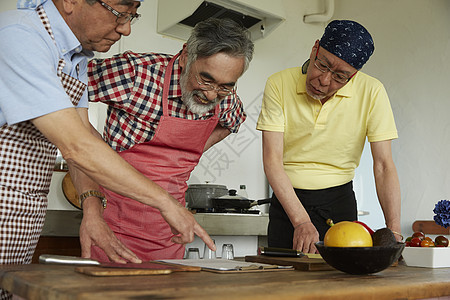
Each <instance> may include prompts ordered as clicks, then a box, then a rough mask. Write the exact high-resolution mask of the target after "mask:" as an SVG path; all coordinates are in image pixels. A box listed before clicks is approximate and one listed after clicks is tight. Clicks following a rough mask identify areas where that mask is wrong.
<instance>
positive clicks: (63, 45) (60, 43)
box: [37, 0, 94, 57]
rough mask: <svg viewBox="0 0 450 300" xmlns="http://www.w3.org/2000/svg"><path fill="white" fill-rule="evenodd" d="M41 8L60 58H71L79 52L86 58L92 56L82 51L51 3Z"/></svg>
mask: <svg viewBox="0 0 450 300" xmlns="http://www.w3.org/2000/svg"><path fill="white" fill-rule="evenodd" d="M37 1H39V0H37ZM43 7H44V10H45V13H46V14H47V17H48V20H49V22H50V26H51V28H52V31H53V35H54V36H55V40H56V45H57V47H58V50H59V52H60V53H61V55H62V56H66V55H69V56H70V57H71V56H72V55H73V54H75V53H80V52H83V54H84V55H85V56H87V57H93V56H94V53H93V52H92V51H87V50H83V48H82V46H81V43H80V42H79V41H78V39H77V37H76V36H75V35H74V34H73V32H72V30H70V28H69V26H68V25H67V23H66V21H64V19H63V17H62V16H61V14H60V13H59V11H58V9H57V8H56V6H55V4H54V3H53V1H46V2H45V3H44V4H43Z"/></svg>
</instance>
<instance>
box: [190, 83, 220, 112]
mask: <svg viewBox="0 0 450 300" xmlns="http://www.w3.org/2000/svg"><path fill="white" fill-rule="evenodd" d="M194 95H196V96H197V97H199V98H201V99H203V100H205V101H208V100H207V99H206V97H205V95H203V93H202V92H201V91H197V90H194V91H191V92H185V91H184V90H183V86H182V87H181V99H182V100H183V103H184V105H186V107H187V108H188V110H189V111H190V112H191V113H194V114H198V115H203V114H206V113H207V112H209V111H210V110H212V109H213V108H214V107H215V106H216V104H217V103H218V102H219V101H220V99H219V98H216V99H214V101H211V102H210V101H208V103H207V104H203V103H198V102H197V101H196V100H195V98H194Z"/></svg>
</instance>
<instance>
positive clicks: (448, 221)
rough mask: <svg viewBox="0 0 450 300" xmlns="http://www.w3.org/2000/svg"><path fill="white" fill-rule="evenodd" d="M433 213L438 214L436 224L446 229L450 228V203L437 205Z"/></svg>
mask: <svg viewBox="0 0 450 300" xmlns="http://www.w3.org/2000/svg"><path fill="white" fill-rule="evenodd" d="M433 212H434V213H435V214H436V215H435V216H434V221H435V222H436V224H438V225H441V226H442V227H444V228H447V227H450V201H448V200H441V201H439V202H438V203H436V206H435V207H434V209H433Z"/></svg>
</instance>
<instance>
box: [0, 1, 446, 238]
mask: <svg viewBox="0 0 450 300" xmlns="http://www.w3.org/2000/svg"><path fill="white" fill-rule="evenodd" d="M254 1H255V3H257V0H254ZM15 2H16V1H15V0H7V1H5V0H3V1H1V3H0V11H3V10H6V9H12V8H14V7H15ZM274 3H277V5H281V6H282V7H283V9H284V11H285V17H286V21H285V22H284V23H283V24H282V25H281V26H279V27H278V28H277V29H276V30H275V31H274V32H273V33H271V34H270V35H269V36H268V37H267V38H265V39H263V40H258V41H256V44H255V46H256V48H255V57H254V60H253V62H252V64H251V67H250V69H249V70H248V71H247V73H246V74H245V75H244V76H243V77H242V78H241V79H240V80H239V83H238V92H239V95H240V96H241V97H242V100H243V102H244V105H245V108H246V110H247V113H248V119H247V121H246V122H245V123H244V124H245V125H244V126H243V127H242V130H241V133H239V134H238V135H234V136H231V137H228V138H227V139H226V141H225V142H222V143H221V144H219V145H218V146H217V147H215V148H214V149H211V150H210V151H208V153H207V155H206V156H205V157H204V158H203V159H202V161H201V166H200V167H199V168H197V169H196V170H195V171H194V174H193V178H192V179H191V182H201V181H204V180H212V181H214V182H216V183H221V184H225V185H227V186H228V187H229V188H238V186H239V184H246V185H247V189H248V194H249V197H250V198H262V197H265V196H266V195H267V192H266V180H265V176H264V174H263V170H262V163H261V141H260V133H259V132H257V131H256V130H255V122H256V118H257V115H258V110H259V106H260V102H261V96H262V92H263V89H264V84H265V81H266V79H267V77H268V76H269V75H271V74H273V73H275V72H277V71H279V70H282V69H285V68H288V67H292V66H298V65H301V64H302V63H303V62H304V60H305V59H306V58H307V57H308V55H309V52H310V50H311V47H312V45H313V43H314V41H315V39H317V38H320V36H321V34H322V32H323V28H324V26H325V24H304V23H303V21H302V19H303V18H302V16H303V15H304V14H305V13H315V12H317V11H320V10H321V9H322V8H323V7H322V6H323V3H322V1H317V0H274ZM335 7H336V10H335V13H334V16H333V18H334V19H341V18H348V19H354V20H356V21H359V22H361V23H362V24H364V25H365V26H366V27H367V28H368V29H369V31H370V32H371V33H372V35H373V37H374V40H375V49H376V50H375V53H374V55H373V57H372V58H371V60H370V61H369V62H368V63H367V65H366V66H365V67H364V68H363V71H364V72H366V73H368V74H370V75H372V76H375V77H377V78H378V79H380V80H381V81H382V82H383V83H384V84H385V86H386V89H387V91H388V93H389V95H390V98H391V104H392V107H393V110H394V114H395V117H396V123H397V128H398V130H399V136H400V138H399V139H398V140H396V141H394V142H393V156H394V160H395V162H396V164H397V168H398V173H399V177H400V184H401V190H402V230H403V232H404V233H405V234H408V233H410V232H411V231H412V230H411V225H412V223H413V222H414V220H417V219H428V220H431V219H432V217H433V215H434V214H433V212H432V210H433V208H434V204H435V203H436V202H437V201H439V200H441V199H448V198H449V194H450V185H449V182H450V173H449V170H448V168H449V167H450V155H448V151H449V150H448V149H449V148H450V134H449V133H448V130H449V129H450V120H449V118H448V116H447V114H448V112H449V111H450V101H448V99H447V98H448V96H447V86H448V84H449V82H450V75H449V70H450V51H449V50H450V49H449V48H450V1H448V0H433V1H431V0H395V1H392V0H377V1H373V0H339V1H335ZM156 8H157V1H156V0H146V1H145V2H144V3H143V5H142V8H141V9H140V11H139V12H140V13H141V14H142V15H143V17H142V20H140V21H139V22H138V23H136V24H135V25H134V26H133V33H132V35H131V36H130V37H125V38H123V40H122V41H121V42H120V43H119V44H117V45H116V46H114V47H113V49H112V51H110V52H109V53H108V54H106V56H109V55H111V54H113V53H117V52H119V51H122V50H128V49H131V50H133V51H135V52H141V51H142V52H146V51H154V52H165V53H175V52H177V51H178V50H179V49H181V46H182V42H181V41H177V40H173V39H170V38H166V37H161V36H159V35H158V34H157V33H156ZM213 152H214V153H213ZM218 153H221V154H222V155H225V154H226V155H227V156H228V160H229V164H225V163H224V161H226V160H223V158H224V157H223V156H220V155H217V154H218ZM208 157H209V158H208ZM219 158H222V160H219ZM214 159H215V160H214ZM215 167H221V168H222V169H220V170H219V169H217V168H216V169H214V168H215ZM205 169H208V170H209V171H211V172H212V174H209V175H205V174H204V170H205ZM53 185H54V186H59V185H60V182H56V183H54V184H53ZM355 185H356V187H355V189H356V192H357V197H358V203H359V206H360V209H362V210H369V211H370V212H371V213H370V215H369V216H364V217H362V220H363V221H366V222H367V223H368V224H369V225H371V226H372V227H374V228H380V227H382V226H384V224H383V219H382V215H381V210H380V208H379V205H378V204H377V200H376V193H375V189H374V186H373V178H372V170H371V158H370V150H369V149H368V147H366V149H365V152H364V154H363V159H362V162H361V166H360V168H359V169H358V171H357V175H356V178H355ZM57 194H59V193H57Z"/></svg>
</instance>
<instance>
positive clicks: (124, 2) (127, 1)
mask: <svg viewBox="0 0 450 300" xmlns="http://www.w3.org/2000/svg"><path fill="white" fill-rule="evenodd" d="M85 1H86V3H87V4H89V5H94V4H95V2H97V0H85ZM134 1H135V0H122V1H120V2H119V4H120V5H128V6H132V5H133V4H134Z"/></svg>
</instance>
